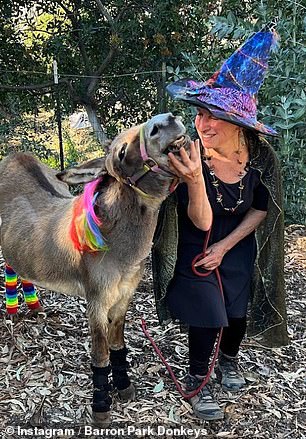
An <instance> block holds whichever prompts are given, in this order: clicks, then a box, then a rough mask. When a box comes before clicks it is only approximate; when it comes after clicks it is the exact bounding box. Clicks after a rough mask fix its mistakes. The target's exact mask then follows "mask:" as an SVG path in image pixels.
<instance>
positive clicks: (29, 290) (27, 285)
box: [21, 279, 43, 313]
mask: <svg viewBox="0 0 306 439" xmlns="http://www.w3.org/2000/svg"><path fill="white" fill-rule="evenodd" d="M21 286H22V291H23V295H24V298H25V301H26V304H27V306H28V308H29V309H30V310H31V311H33V313H38V312H41V311H43V307H42V306H41V304H40V302H39V299H38V297H37V293H36V289H35V286H34V285H33V284H32V282H28V281H27V280H25V279H21Z"/></svg>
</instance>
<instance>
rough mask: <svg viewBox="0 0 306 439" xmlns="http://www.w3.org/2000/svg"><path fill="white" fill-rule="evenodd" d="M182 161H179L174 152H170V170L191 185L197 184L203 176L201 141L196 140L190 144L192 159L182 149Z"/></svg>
mask: <svg viewBox="0 0 306 439" xmlns="http://www.w3.org/2000/svg"><path fill="white" fill-rule="evenodd" d="M180 156H181V160H182V161H180V160H178V159H177V158H176V157H175V155H174V154H172V152H169V154H168V157H169V160H170V169H171V168H172V170H173V171H174V172H175V174H176V175H177V176H178V177H181V178H182V180H183V181H184V182H185V183H187V184H189V183H192V184H195V183H197V182H198V181H199V177H200V176H202V163H201V152H200V141H199V140H196V141H195V142H191V144H190V157H189V156H188V153H187V152H186V150H185V149H184V148H181V149H180Z"/></svg>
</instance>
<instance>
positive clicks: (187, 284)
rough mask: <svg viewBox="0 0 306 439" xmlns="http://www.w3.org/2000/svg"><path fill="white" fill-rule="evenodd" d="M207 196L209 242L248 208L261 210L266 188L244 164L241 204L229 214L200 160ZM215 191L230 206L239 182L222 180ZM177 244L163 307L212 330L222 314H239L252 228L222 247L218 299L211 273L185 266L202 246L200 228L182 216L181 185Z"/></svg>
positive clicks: (223, 321)
mask: <svg viewBox="0 0 306 439" xmlns="http://www.w3.org/2000/svg"><path fill="white" fill-rule="evenodd" d="M203 174H204V178H205V183H206V190H207V195H208V198H209V201H210V204H211V207H212V211H213V226H212V231H211V236H210V240H209V244H208V245H211V244H213V243H216V242H218V241H220V240H221V239H223V238H225V237H226V236H227V235H229V234H230V233H231V232H232V231H233V230H234V229H235V228H236V227H237V226H238V225H239V224H240V223H241V221H242V220H243V218H244V216H245V214H246V212H247V211H248V210H249V209H250V208H251V207H253V208H254V209H258V210H263V211H265V210H267V203H268V196H269V194H268V190H267V189H266V187H265V186H264V185H263V184H262V183H261V181H260V174H259V171H257V170H256V169H253V168H250V169H249V171H248V172H247V174H246V175H245V176H244V177H243V180H242V181H243V184H244V189H243V192H242V199H243V203H241V204H240V205H239V206H238V208H237V209H236V210H235V211H234V212H230V211H226V210H224V209H223V207H222V206H221V205H220V203H218V202H217V193H216V188H215V187H214V186H213V184H212V181H213V176H211V175H210V173H209V168H208V166H207V165H206V163H205V162H204V163H203ZM218 180H219V192H220V193H221V194H222V195H223V206H225V207H235V206H236V202H237V200H238V199H239V188H238V186H239V182H238V183H233V184H231V183H223V182H222V181H221V180H220V179H218ZM177 197H178V208H177V209H178V226H179V242H178V254H177V262H176V267H175V274H174V277H173V279H172V281H171V282H170V284H169V287H168V290H167V297H166V300H167V305H168V307H169V310H170V313H171V315H172V317H173V318H175V319H179V320H180V321H181V322H183V323H186V324H188V325H192V326H199V327H208V328H209V327H210V328H214V327H216V328H218V327H221V326H227V325H228V320H227V318H228V317H231V318H235V317H236V318H237V317H238V318H239V317H244V316H245V315H246V311H247V304H248V300H249V295H250V286H251V278H252V273H253V267H254V262H255V258H256V241H255V232H252V233H250V234H249V235H248V236H246V237H245V238H244V239H242V240H241V241H239V242H238V243H237V244H236V245H235V246H234V247H233V248H232V249H231V250H230V251H228V252H227V253H226V254H225V256H224V258H223V260H222V263H221V265H220V267H219V271H220V275H221V279H222V285H223V292H224V300H225V301H224V302H223V300H222V296H221V293H220V289H219V286H218V282H217V278H216V274H215V272H212V273H211V274H210V275H209V276H207V277H199V276H197V275H195V274H194V273H193V271H192V269H191V263H192V260H193V258H194V257H195V256H196V255H198V254H200V253H201V252H202V250H203V243H204V239H205V234H206V232H203V231H202V230H200V229H198V228H197V227H196V226H195V225H194V224H193V223H192V221H191V220H190V219H189V217H188V214H187V206H188V189H187V185H186V184H184V183H183V184H180V185H179V186H178V188H177Z"/></svg>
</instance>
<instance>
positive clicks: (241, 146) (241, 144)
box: [236, 129, 245, 165]
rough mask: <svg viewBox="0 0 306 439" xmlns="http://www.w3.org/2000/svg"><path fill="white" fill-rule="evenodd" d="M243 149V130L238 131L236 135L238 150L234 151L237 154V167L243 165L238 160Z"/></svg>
mask: <svg viewBox="0 0 306 439" xmlns="http://www.w3.org/2000/svg"><path fill="white" fill-rule="evenodd" d="M244 148H245V138H244V134H243V129H240V130H239V135H238V149H237V150H236V154H238V158H237V162H238V163H239V165H242V163H243V162H242V160H241V158H240V154H241V152H242V150H243V149H244Z"/></svg>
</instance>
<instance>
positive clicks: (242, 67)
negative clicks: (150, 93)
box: [167, 30, 278, 136]
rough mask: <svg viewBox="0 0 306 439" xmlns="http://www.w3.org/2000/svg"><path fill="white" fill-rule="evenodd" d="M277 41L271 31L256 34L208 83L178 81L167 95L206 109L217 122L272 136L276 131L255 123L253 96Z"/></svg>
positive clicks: (170, 87) (275, 34)
mask: <svg viewBox="0 0 306 439" xmlns="http://www.w3.org/2000/svg"><path fill="white" fill-rule="evenodd" d="M277 40H278V35H277V33H276V32H275V31H273V30H263V31H260V32H257V33H256V34H254V35H253V36H252V37H250V38H249V39H248V40H247V41H246V42H245V43H244V44H243V45H242V46H241V47H240V48H239V49H237V50H236V51H235V52H234V53H233V54H232V55H231V56H230V57H229V58H228V59H227V60H226V61H225V62H224V63H223V65H222V67H221V68H220V70H218V71H217V72H216V73H215V74H214V75H213V76H212V77H211V78H210V79H209V80H208V81H206V82H197V81H194V80H192V79H189V78H186V79H180V80H179V81H176V82H173V83H172V84H169V85H168V86H167V92H168V93H169V94H170V96H171V97H172V98H174V99H180V100H183V101H185V102H188V103H189V104H191V105H195V106H197V107H203V108H206V109H207V110H209V111H210V112H211V113H212V114H213V115H214V116H215V117H217V118H218V119H223V120H226V121H228V122H232V123H234V124H236V125H239V126H242V127H245V128H249V129H253V130H256V131H258V132H260V133H263V134H269V135H271V136H275V135H277V132H276V131H275V130H273V129H272V128H270V127H268V126H266V125H264V124H263V123H260V122H258V120H257V106H256V101H257V99H256V96H257V93H258V90H259V88H260V87H261V85H262V83H263V80H264V76H265V73H266V71H267V69H268V59H269V54H270V50H271V49H272V48H273V47H275V46H276V43H277Z"/></svg>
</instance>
